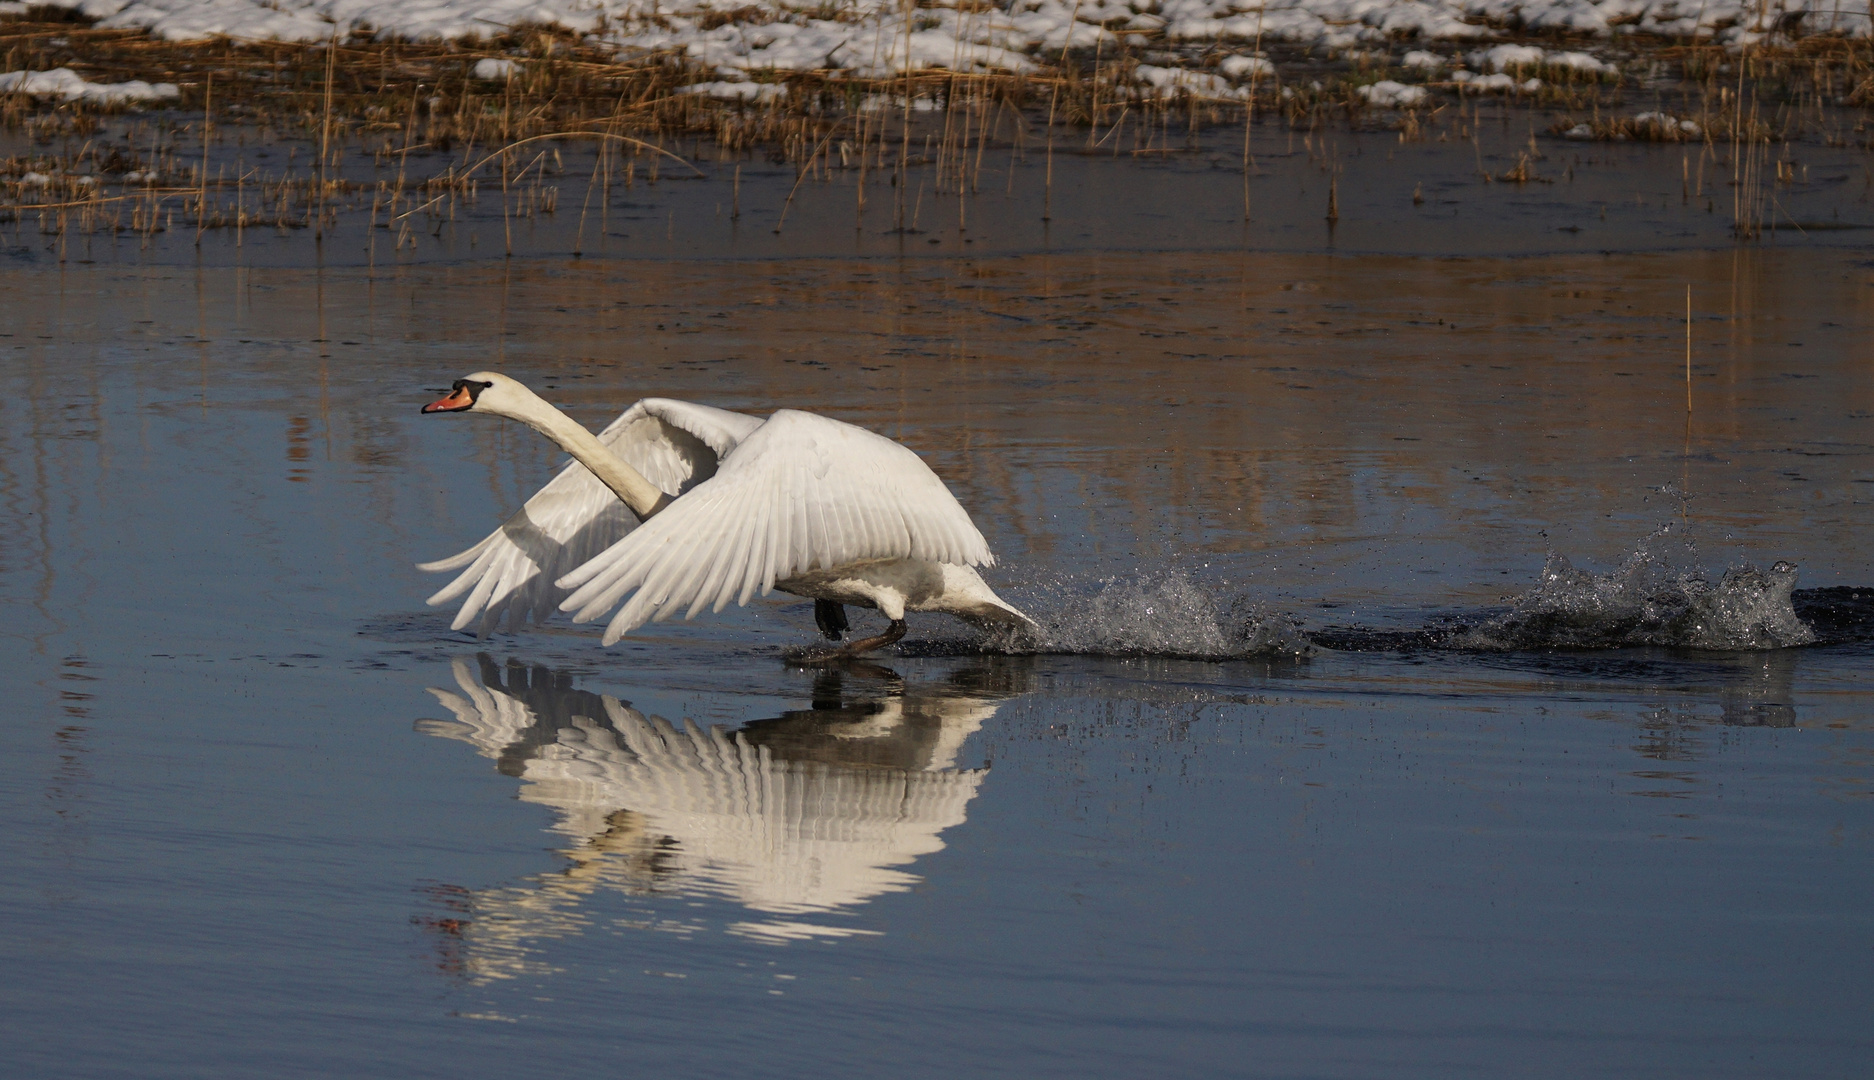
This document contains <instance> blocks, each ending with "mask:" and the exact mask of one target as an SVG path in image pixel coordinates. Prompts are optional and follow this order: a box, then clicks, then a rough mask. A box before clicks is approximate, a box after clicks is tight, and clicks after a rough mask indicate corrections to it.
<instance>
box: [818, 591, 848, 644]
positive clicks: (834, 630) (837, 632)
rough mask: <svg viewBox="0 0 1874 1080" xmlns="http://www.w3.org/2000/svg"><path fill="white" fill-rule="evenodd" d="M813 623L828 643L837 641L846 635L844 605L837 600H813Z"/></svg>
mask: <svg viewBox="0 0 1874 1080" xmlns="http://www.w3.org/2000/svg"><path fill="white" fill-rule="evenodd" d="M813 621H814V624H815V625H816V626H818V627H819V628H820V634H821V635H822V636H823V637H825V638H826V639H827V640H828V641H838V640H839V639H840V638H842V637H844V636H845V634H846V629H847V623H846V605H844V604H842V603H840V602H839V601H837V600H815V601H814V602H813Z"/></svg>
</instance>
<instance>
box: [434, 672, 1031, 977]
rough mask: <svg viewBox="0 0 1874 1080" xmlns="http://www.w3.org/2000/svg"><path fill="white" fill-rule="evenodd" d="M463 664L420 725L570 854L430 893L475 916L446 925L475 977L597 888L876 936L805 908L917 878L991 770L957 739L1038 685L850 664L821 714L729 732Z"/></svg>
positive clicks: (752, 926) (521, 949)
mask: <svg viewBox="0 0 1874 1080" xmlns="http://www.w3.org/2000/svg"><path fill="white" fill-rule="evenodd" d="M453 669H454V674H455V682H456V687H457V689H455V690H446V689H437V688H431V690H430V693H432V694H434V695H435V696H436V700H437V701H438V702H440V703H441V704H442V705H443V706H444V707H445V708H447V709H448V710H449V712H450V713H451V714H452V716H453V719H448V720H443V719H422V720H418V721H417V722H416V729H417V730H418V731H420V732H422V733H424V734H428V735H438V736H443V737H446V738H452V739H459V740H461V741H463V742H466V743H468V744H469V745H471V746H473V747H475V748H476V750H477V751H478V752H479V753H481V754H482V755H483V756H484V757H488V758H491V759H493V760H494V762H495V766H496V768H497V769H499V770H500V771H501V772H502V773H503V774H505V775H508V776H513V777H516V778H518V779H519V780H521V782H522V786H521V791H520V798H521V799H522V800H524V801H526V802H531V803H537V804H539V805H542V806H547V807H551V808H552V809H553V810H554V811H555V813H556V814H557V815H558V821H557V822H555V824H554V825H553V830H554V831H555V832H558V833H561V834H563V835H565V836H567V837H570V838H572V839H573V840H574V841H575V842H574V843H573V844H572V846H570V847H568V848H566V849H564V850H563V851H562V852H561V854H563V855H564V856H566V857H567V858H568V859H570V860H571V865H570V866H568V867H566V868H565V869H564V870H561V871H557V872H553V873H546V874H540V875H537V876H535V877H533V878H531V879H529V880H528V881H526V882H525V883H523V884H521V885H517V886H512V887H507V888H498V889H490V890H486V891H483V892H478V893H473V894H465V895H454V896H449V895H439V897H438V899H439V900H441V902H443V903H444V904H445V905H446V906H448V907H450V908H452V909H454V910H456V911H458V912H463V913H465V917H463V918H454V919H448V920H443V921H442V922H443V923H446V925H445V926H444V927H443V928H444V929H446V930H447V931H449V932H450V933H451V934H452V935H455V936H458V937H460V938H461V940H462V952H463V955H461V956H459V957H457V961H458V962H459V966H460V969H461V970H463V971H464V972H465V973H467V974H469V975H470V976H471V977H473V978H476V979H489V978H500V977H506V976H511V975H515V974H519V973H521V972H523V971H526V970H529V968H530V966H531V964H530V961H529V960H528V954H529V952H530V948H529V942H531V941H535V940H538V939H542V938H550V937H564V936H568V935H575V934H578V933H582V932H584V930H585V929H586V926H587V920H586V916H585V915H584V914H583V913H582V912H581V910H580V906H581V904H582V902H583V901H584V900H585V898H586V897H588V896H590V895H592V894H593V893H595V892H598V891H600V890H604V889H615V890H618V891H619V892H622V893H625V894H627V895H645V894H653V893H654V894H663V895H669V894H691V895H703V894H707V895H715V896H721V897H725V898H727V899H730V900H733V901H735V902H737V903H739V904H742V905H744V906H745V907H747V908H748V909H750V910H751V911H753V912H756V913H759V914H760V915H762V916H783V918H759V919H754V920H750V921H746V922H739V923H735V924H732V925H731V926H730V927H729V929H730V931H731V932H735V933H740V934H743V935H746V936H750V937H754V938H757V939H763V940H770V941H783V940H788V939H796V938H812V937H843V936H851V935H854V934H875V933H877V931H871V930H864V929H859V928H855V927H851V926H842V925H835V924H830V923H824V922H809V921H805V920H802V919H800V918H797V917H798V916H803V915H811V914H831V913H834V912H838V911H839V910H840V909H843V908H849V907H852V906H853V905H856V904H862V903H864V902H866V901H867V900H869V899H871V898H872V897H875V896H878V895H880V894H882V893H888V892H899V891H903V890H906V889H909V888H911V887H912V886H914V885H915V884H917V882H918V881H919V880H920V879H919V878H918V877H917V875H915V874H912V873H910V872H909V871H907V870H904V869H902V868H903V867H906V866H908V865H910V864H911V863H913V862H915V861H916V860H917V859H919V858H921V857H922V856H925V855H929V854H931V853H932V852H935V851H940V850H942V848H943V846H944V842H943V839H942V834H943V832H944V831H945V830H947V829H950V828H953V827H955V826H957V825H960V824H962V823H963V821H964V819H965V809H966V807H967V806H968V804H969V802H970V800H971V799H973V798H975V796H976V793H977V790H978V788H979V787H980V786H981V785H982V782H983V780H984V778H985V777H986V776H987V775H988V769H987V767H986V766H985V767H983V768H974V769H958V768H956V760H957V755H958V753H959V752H960V751H961V750H962V748H963V744H964V741H965V740H966V739H968V738H969V736H970V735H971V734H973V733H974V732H976V731H977V730H978V729H980V728H981V727H982V725H983V724H984V723H985V722H986V721H988V720H989V719H990V718H991V717H993V716H994V715H995V713H996V710H997V709H998V708H999V707H1000V705H1001V704H1002V702H1003V701H1005V700H1007V699H1009V698H1011V697H1015V696H1017V695H1019V694H1022V693H1025V692H1026V691H1027V688H1028V679H1027V671H1026V669H1025V668H1022V667H1011V666H997V667H993V668H992V667H985V668H970V669H964V670H962V671H958V672H954V673H952V675H951V676H950V677H949V678H948V679H947V680H946V681H944V682H941V683H932V684H912V683H907V682H906V681H905V680H903V679H901V678H900V677H899V676H898V675H897V674H896V673H895V672H893V671H891V670H890V669H888V668H884V667H880V666H878V665H875V664H866V663H853V664H848V665H846V666H844V667H842V668H838V669H830V670H828V671H826V672H824V673H823V674H821V675H820V677H819V678H818V679H817V680H816V681H815V684H814V699H813V704H812V707H811V708H809V709H800V710H792V711H789V712H785V713H783V714H782V715H780V716H778V717H775V718H773V719H768V720H760V721H756V722H754V723H751V724H748V725H745V726H744V727H742V728H740V729H738V730H734V731H727V730H724V729H723V728H722V727H720V726H716V725H711V726H709V727H701V726H699V725H697V724H696V723H694V722H693V721H690V720H688V719H684V720H679V721H677V722H675V723H673V722H671V721H669V720H666V719H664V718H663V717H661V716H646V715H645V714H644V713H642V712H640V711H638V710H637V709H634V708H632V707H631V705H630V703H629V702H626V701H623V700H620V699H619V698H617V697H614V696H612V695H609V694H595V693H592V692H590V691H586V690H581V689H578V688H576V687H575V686H574V685H573V680H572V678H571V677H570V676H568V675H566V674H564V673H560V672H556V671H554V670H552V669H550V668H546V667H540V666H535V667H528V666H526V665H523V664H521V663H519V662H518V661H512V660H510V661H509V662H508V664H507V665H506V668H505V670H504V669H503V668H502V667H501V666H500V665H497V664H496V663H495V662H494V660H492V659H491V658H489V657H488V656H486V655H481V656H477V657H476V658H475V659H474V660H472V661H471V660H469V659H468V658H465V657H458V658H457V659H456V660H455V661H454V664H453ZM790 916H791V917H794V918H788V917H790ZM432 923H433V924H436V921H435V920H432ZM659 928H664V929H676V930H678V931H680V932H688V931H690V930H692V929H694V927H691V926H690V925H689V924H660V927H659Z"/></svg>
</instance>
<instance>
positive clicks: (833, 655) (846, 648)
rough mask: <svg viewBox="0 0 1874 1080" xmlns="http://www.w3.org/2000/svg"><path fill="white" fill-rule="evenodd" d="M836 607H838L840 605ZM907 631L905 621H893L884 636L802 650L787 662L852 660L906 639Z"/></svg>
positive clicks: (810, 663)
mask: <svg viewBox="0 0 1874 1080" xmlns="http://www.w3.org/2000/svg"><path fill="white" fill-rule="evenodd" d="M815 603H816V604H818V603H820V601H816V602H815ZM834 606H836V607H837V606H838V605H834ZM905 629H906V627H905V624H904V620H903V619H893V620H892V622H891V625H890V626H887V627H886V628H885V632H884V633H882V634H878V635H876V636H874V637H869V638H860V639H859V640H858V641H849V642H847V643H846V644H844V645H841V646H840V647H839V648H837V649H801V650H798V651H795V652H790V653H787V654H786V658H787V662H788V663H790V664H803V665H813V664H826V663H835V662H841V661H846V660H851V659H852V658H853V657H855V656H864V655H865V654H866V653H869V652H871V651H873V650H874V649H882V648H884V647H885V646H887V645H890V644H892V643H894V642H896V641H897V640H898V639H899V638H902V637H904V632H905Z"/></svg>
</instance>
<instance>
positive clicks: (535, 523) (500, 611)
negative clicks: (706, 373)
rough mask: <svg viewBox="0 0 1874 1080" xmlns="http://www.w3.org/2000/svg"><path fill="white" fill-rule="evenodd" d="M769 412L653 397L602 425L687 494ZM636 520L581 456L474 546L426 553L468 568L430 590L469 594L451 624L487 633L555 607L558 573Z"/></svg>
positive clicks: (658, 481)
mask: <svg viewBox="0 0 1874 1080" xmlns="http://www.w3.org/2000/svg"><path fill="white" fill-rule="evenodd" d="M761 423H762V422H761V420H760V419H758V418H756V417H753V416H745V415H743V414H741V413H733V412H728V411H727V410H724V409H715V408H711V407H709V406H707V405H693V404H690V403H689V402H684V401H673V400H671V399H669V398H646V399H644V400H643V401H640V402H638V403H637V404H636V405H633V406H632V407H631V408H630V409H627V410H626V411H625V412H624V414H623V415H621V416H619V417H618V419H616V420H614V421H612V423H611V424H609V425H608V426H607V427H606V428H605V430H604V431H602V432H600V433H599V436H598V437H599V441H600V442H602V443H604V444H605V445H606V446H608V447H609V448H610V449H611V450H612V452H614V453H616V454H618V455H619V456H620V457H621V458H623V459H624V460H625V461H627V462H629V463H630V464H631V466H632V467H633V468H635V469H637V470H638V471H639V472H640V473H643V474H644V477H645V479H647V480H649V481H650V482H651V483H652V484H655V485H656V486H657V488H658V489H659V490H661V491H663V492H665V493H667V494H670V495H681V494H683V493H684V492H685V491H688V490H689V489H691V488H693V487H695V486H696V485H698V484H700V483H702V482H703V481H705V480H707V479H709V478H710V477H711V476H713V475H715V472H716V467H717V465H718V463H719V462H720V460H721V458H722V455H724V454H726V453H728V452H729V451H730V450H731V449H733V448H734V447H735V446H736V444H737V443H739V442H741V440H742V439H744V438H746V437H747V436H748V435H749V433H751V432H753V431H754V430H755V429H756V428H758V427H760V426H761ZM636 525H637V518H636V517H635V516H633V515H632V513H631V511H630V510H629V509H628V508H627V507H626V506H625V505H624V504H623V503H622V502H620V501H619V500H618V496H617V495H615V494H613V493H612V491H611V489H610V488H607V487H606V486H605V485H604V484H603V483H600V482H599V479H598V477H596V476H593V475H592V473H591V471H590V470H588V469H587V468H586V467H585V466H584V465H581V464H579V463H578V462H576V461H573V462H568V463H567V465H566V467H565V468H563V469H561V470H560V472H559V475H557V476H555V477H554V478H553V480H552V481H551V482H549V483H548V484H547V485H546V486H545V487H543V488H541V489H540V490H539V491H538V492H535V493H534V495H533V496H532V497H531V498H529V499H528V500H527V502H526V504H525V505H523V506H522V507H521V508H520V510H518V511H516V512H515V514H514V515H513V516H512V517H510V518H508V519H507V521H505V522H503V523H502V525H501V527H500V528H499V529H496V530H495V531H494V532H492V533H490V534H489V535H488V536H487V537H486V538H485V539H483V540H482V541H481V542H480V543H478V544H476V545H475V546H473V547H471V548H469V549H468V550H466V551H463V552H460V553H459V554H456V555H452V556H450V557H449V558H446V559H438V560H436V561H435V562H428V563H419V564H417V569H419V570H425V571H429V572H434V573H441V572H447V571H452V570H460V571H461V573H459V574H458V575H457V576H456V577H455V579H454V580H452V581H450V582H449V584H447V585H445V586H443V587H442V588H441V589H440V590H438V591H437V592H436V594H435V595H434V596H431V597H430V598H429V603H430V605H431V606H437V605H441V604H446V603H449V602H450V601H452V600H454V599H456V598H457V597H460V596H463V595H465V594H466V596H467V599H466V600H464V601H463V603H462V607H461V610H459V611H458V612H457V613H456V617H455V620H454V622H453V623H451V626H452V627H453V628H454V629H457V630H462V629H466V628H467V627H470V626H477V628H478V630H479V631H480V632H481V633H487V632H489V631H490V630H493V629H495V628H496V627H498V626H500V625H501V624H502V622H503V620H504V619H505V621H506V623H507V625H508V627H509V628H510V629H514V628H517V627H518V626H519V625H520V624H521V623H522V622H525V621H527V620H529V619H531V620H533V621H535V622H540V621H543V620H544V619H545V618H546V617H547V616H548V615H550V614H552V612H553V610H554V609H555V607H556V606H557V605H558V604H559V602H560V600H561V599H563V598H564V597H565V595H566V590H565V589H563V588H560V587H559V586H558V585H556V584H555V581H556V580H557V579H558V578H560V577H561V576H563V575H565V574H567V573H568V572H570V571H572V570H574V569H576V568H578V567H579V566H581V565H582V564H584V563H586V562H588V561H590V560H591V559H592V558H593V557H594V556H596V555H598V554H599V553H601V552H603V551H605V550H606V549H607V548H609V547H610V546H611V545H612V544H614V543H616V542H617V541H618V540H619V539H620V538H622V537H624V536H626V535H627V534H629V533H630V531H631V530H632V528H633V527H635V526H636Z"/></svg>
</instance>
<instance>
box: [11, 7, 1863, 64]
mask: <svg viewBox="0 0 1874 1080" xmlns="http://www.w3.org/2000/svg"><path fill="white" fill-rule="evenodd" d="M926 2H927V3H929V0H926ZM50 3H51V5H52V6H60V7H66V8H71V9H75V10H77V11H80V12H82V13H84V14H85V15H87V16H90V17H92V18H96V19H99V20H101V25H103V26H106V27H129V28H139V29H145V30H148V31H149V32H150V33H151V34H153V35H155V36H156V37H159V38H163V39H166V40H172V41H183V40H194V39H200V38H208V37H231V38H237V39H256V40H276V41H297V42H315V41H322V40H327V39H330V38H331V37H332V36H333V35H334V34H335V33H354V32H360V31H362V32H369V33H372V34H375V35H377V36H379V37H384V38H388V37H398V38H410V39H444V40H450V39H460V38H469V37H486V36H490V35H494V34H500V33H503V32H506V31H508V30H511V29H513V28H515V27H518V26H524V25H529V24H544V25H551V26H557V27H561V28H563V29H565V30H568V31H571V32H573V33H577V34H581V35H586V36H587V37H588V41H589V42H590V43H593V44H600V45H605V46H609V47H615V48H616V49H617V51H618V54H619V56H620V58H621V59H629V58H631V57H633V56H641V55H648V54H656V53H663V54H675V55H680V56H683V57H686V58H687V59H689V60H690V61H691V62H693V63H695V64H697V65H698V66H700V67H703V68H705V69H710V70H712V71H714V72H715V73H717V74H718V77H719V78H720V79H726V80H728V81H742V80H745V79H747V78H748V76H749V73H751V72H787V71H804V70H817V71H824V70H841V71H850V72H853V73H855V74H865V75H881V74H890V73H894V72H901V71H904V70H906V69H907V68H909V69H922V68H946V69H951V70H991V71H1002V72H1013V73H1019V72H1024V71H1028V70H1031V69H1033V68H1034V67H1035V66H1036V65H1037V64H1045V63H1046V61H1047V58H1048V57H1050V56H1051V55H1058V54H1059V53H1060V52H1061V51H1062V50H1064V49H1069V48H1074V49H1112V50H1114V51H1115V52H1117V50H1118V49H1119V48H1120V46H1121V39H1122V38H1124V39H1127V41H1126V44H1128V45H1130V46H1132V47H1134V48H1137V47H1139V46H1150V45H1158V46H1172V47H1176V46H1188V45H1202V44H1204V43H1219V44H1221V45H1224V46H1237V47H1240V46H1250V47H1252V48H1253V47H1254V46H1255V45H1256V44H1257V43H1269V44H1276V43H1280V44H1284V45H1291V46H1306V47H1309V48H1313V49H1318V50H1343V49H1350V48H1361V47H1372V46H1375V45H1385V44H1388V43H1392V42H1397V41H1401V40H1416V41H1418V42H1421V43H1425V44H1436V43H1461V44H1463V45H1465V46H1468V47H1470V48H1471V49H1473V50H1476V51H1479V52H1488V53H1502V52H1503V50H1505V49H1509V50H1516V49H1524V50H1528V49H1533V48H1534V47H1533V46H1507V45H1506V46H1499V47H1497V48H1488V47H1487V44H1488V42H1490V41H1491V40H1492V39H1497V38H1500V37H1502V36H1504V35H1505V34H1506V33H1515V32H1519V31H1521V32H1537V33H1548V32H1565V33H1570V34H1577V35H1583V36H1586V37H1589V38H1591V39H1594V40H1591V41H1590V42H1589V43H1588V44H1587V45H1586V47H1585V48H1584V49H1577V50H1573V51H1570V52H1568V53H1567V54H1565V55H1567V56H1570V57H1573V58H1575V59H1572V60H1569V61H1565V63H1567V64H1568V65H1569V66H1572V67H1574V68H1575V69H1576V70H1579V71H1585V72H1596V71H1600V70H1602V65H1605V63H1606V59H1605V57H1604V56H1597V55H1595V54H1596V53H1603V52H1604V51H1605V50H1606V49H1607V47H1609V46H1611V45H1614V44H1615V43H1617V42H1619V41H1620V40H1621V39H1622V38H1630V37H1633V36H1636V35H1638V36H1651V37H1654V38H1659V39H1667V40H1690V39H1697V40H1701V41H1708V42H1715V43H1718V44H1723V45H1727V46H1731V47H1733V48H1735V47H1741V46H1745V45H1750V44H1754V43H1757V42H1761V41H1764V40H1766V39H1768V38H1770V37H1771V36H1772V35H1781V36H1784V37H1789V36H1794V35H1801V34H1836V35H1843V36H1849V37H1858V38H1865V37H1868V36H1869V35H1870V19H1869V3H1870V0H1766V2H1764V3H1761V4H1759V3H1746V2H1745V0H1697V2H1692V0H1080V2H1077V3H1064V2H1062V0H1008V2H1007V3H1006V4H1001V3H998V4H996V5H994V6H990V5H989V4H986V3H984V2H982V0H937V2H936V3H934V4H931V6H921V7H914V8H910V9H907V8H906V7H905V6H904V5H903V4H900V3H896V2H887V0H821V2H819V3H814V4H807V3H805V2H803V0H753V2H744V0H416V2H412V0H50ZM25 10H27V5H26V4H23V3H0V14H8V13H12V14H20V13H23V12H24V11H25ZM907 15H908V17H909V18H908V21H907ZM1535 51H1536V52H1538V53H1539V52H1540V51H1541V50H1535ZM1426 55H1430V56H1432V58H1433V60H1434V62H1435V61H1436V60H1437V57H1436V54H1426ZM1554 55H1556V54H1553V53H1551V54H1549V56H1550V58H1549V59H1546V60H1544V61H1543V62H1545V63H1551V64H1553V63H1557V62H1558V61H1556V60H1554V59H1553V56H1554ZM1153 62H1154V63H1155V64H1162V63H1163V62H1162V61H1157V60H1155V61H1153ZM1472 63H1473V64H1476V63H1477V62H1476V61H1475V60H1473V61H1472ZM1527 63H1529V61H1527V60H1522V61H1517V60H1513V59H1512V60H1510V61H1508V62H1504V63H1497V64H1496V66H1495V67H1494V68H1492V67H1490V66H1488V65H1484V66H1485V70H1487V71H1488V70H1502V69H1503V68H1504V67H1506V66H1522V65H1523V64H1527Z"/></svg>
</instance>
